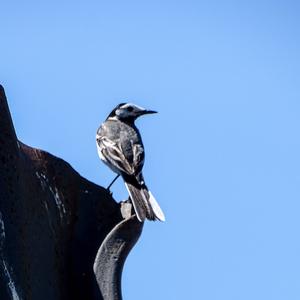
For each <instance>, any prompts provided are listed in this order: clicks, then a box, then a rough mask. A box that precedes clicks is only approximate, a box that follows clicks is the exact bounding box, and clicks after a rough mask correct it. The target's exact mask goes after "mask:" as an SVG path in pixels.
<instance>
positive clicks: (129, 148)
mask: <svg viewBox="0 0 300 300" xmlns="http://www.w3.org/2000/svg"><path fill="white" fill-rule="evenodd" d="M97 137H99V138H101V137H106V138H108V139H109V140H111V141H114V142H115V143H116V144H118V145H119V146H120V148H121V149H122V153H123V154H124V156H125V157H126V159H127V160H128V162H129V163H132V162H133V159H134V147H133V145H138V146H139V147H141V148H142V149H143V148H144V147H143V142H142V138H141V135H140V133H139V131H138V129H137V128H136V126H135V125H134V124H132V125H131V124H130V125H129V124H127V123H125V122H121V121H119V120H109V119H108V120H106V121H105V122H104V123H103V124H102V125H101V126H100V127H99V129H98V131H97Z"/></svg>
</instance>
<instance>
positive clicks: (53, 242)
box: [0, 86, 143, 300]
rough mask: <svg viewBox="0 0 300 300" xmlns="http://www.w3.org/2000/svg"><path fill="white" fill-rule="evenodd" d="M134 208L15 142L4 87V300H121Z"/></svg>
mask: <svg viewBox="0 0 300 300" xmlns="http://www.w3.org/2000/svg"><path fill="white" fill-rule="evenodd" d="M131 212H132V209H131V205H130V203H126V202H124V203H122V204H119V203H116V202H115V201H114V199H113V198H112V197H111V195H110V194H109V193H108V192H107V190H106V189H105V188H102V187H100V186H98V185H96V184H94V183H92V182H90V181H88V180H86V179H85V178H83V177H81V176H80V175H79V174H78V173H77V172H76V171H75V170H74V169H73V168H72V167H71V166H70V165H69V164H68V163H67V162H65V161H63V160H62V159H60V158H57V157H55V156H53V155H51V154H50V153H47V152H45V151H42V150H39V149H35V148H32V147H29V146H27V145H25V144H23V143H21V142H20V141H18V139H17V137H16V133H15V130H14V127H13V123H12V120H11V116H10V113H9V109H8V104H7V101H6V97H5V93H4V90H3V88H2V87H1V86H0V299H1V300H9V299H13V300H19V299H20V300H21V299H28V300H29V299H30V300H40V299H43V300H59V299H64V300H66V299H72V300H75V299H81V300H82V299H85V300H89V299H95V300H96V299H97V300H98V299H100V300H101V299H103V300H119V299H122V296H121V274H122V268H123V264H124V262H125V259H126V257H127V255H128V253H129V252H130V250H131V248H132V247H133V246H134V244H135V243H136V241H137V240H138V238H139V236H140V234H141V232H142V227H143V224H142V223H140V222H138V220H137V219H136V217H135V215H132V213H131Z"/></svg>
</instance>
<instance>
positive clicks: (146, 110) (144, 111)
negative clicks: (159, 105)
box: [142, 109, 157, 115]
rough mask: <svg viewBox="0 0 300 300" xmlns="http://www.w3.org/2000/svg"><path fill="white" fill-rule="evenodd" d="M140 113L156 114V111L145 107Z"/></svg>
mask: <svg viewBox="0 0 300 300" xmlns="http://www.w3.org/2000/svg"><path fill="white" fill-rule="evenodd" d="M142 114H143V115H149V114H157V111H155V110H148V109H145V110H143V112H142Z"/></svg>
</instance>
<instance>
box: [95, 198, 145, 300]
mask: <svg viewBox="0 0 300 300" xmlns="http://www.w3.org/2000/svg"><path fill="white" fill-rule="evenodd" d="M121 205H122V206H125V205H126V206H128V205H131V204H129V203H122V204H121ZM126 209H128V207H127V208H126ZM143 225H144V223H141V222H139V221H138V219H137V218H136V216H135V215H133V216H131V217H129V218H127V219H125V220H123V221H122V222H120V223H119V224H117V225H116V226H115V227H114V228H113V230H112V231H111V232H110V233H109V234H108V235H107V237H106V238H105V240H104V241H103V243H102V245H101V246H100V248H99V251H98V253H97V256H96V259H95V262H94V273H95V275H96V280H97V283H98V286H99V289H100V292H101V295H102V297H103V300H121V299H122V291H121V276H122V270H123V266H124V263H125V260H126V258H127V256H128V254H129V252H130V250H131V249H132V248H133V246H134V245H135V243H136V242H137V240H138V238H139V236H140V235H141V233H142V229H143Z"/></svg>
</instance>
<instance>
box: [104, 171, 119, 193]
mask: <svg viewBox="0 0 300 300" xmlns="http://www.w3.org/2000/svg"><path fill="white" fill-rule="evenodd" d="M119 176H120V175H119V174H118V175H117V176H116V177H115V178H114V180H113V181H112V182H111V183H110V185H109V186H108V187H107V188H106V189H107V190H108V191H110V187H111V186H112V185H113V184H114V183H115V181H116V180H117V179H118V178H119Z"/></svg>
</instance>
